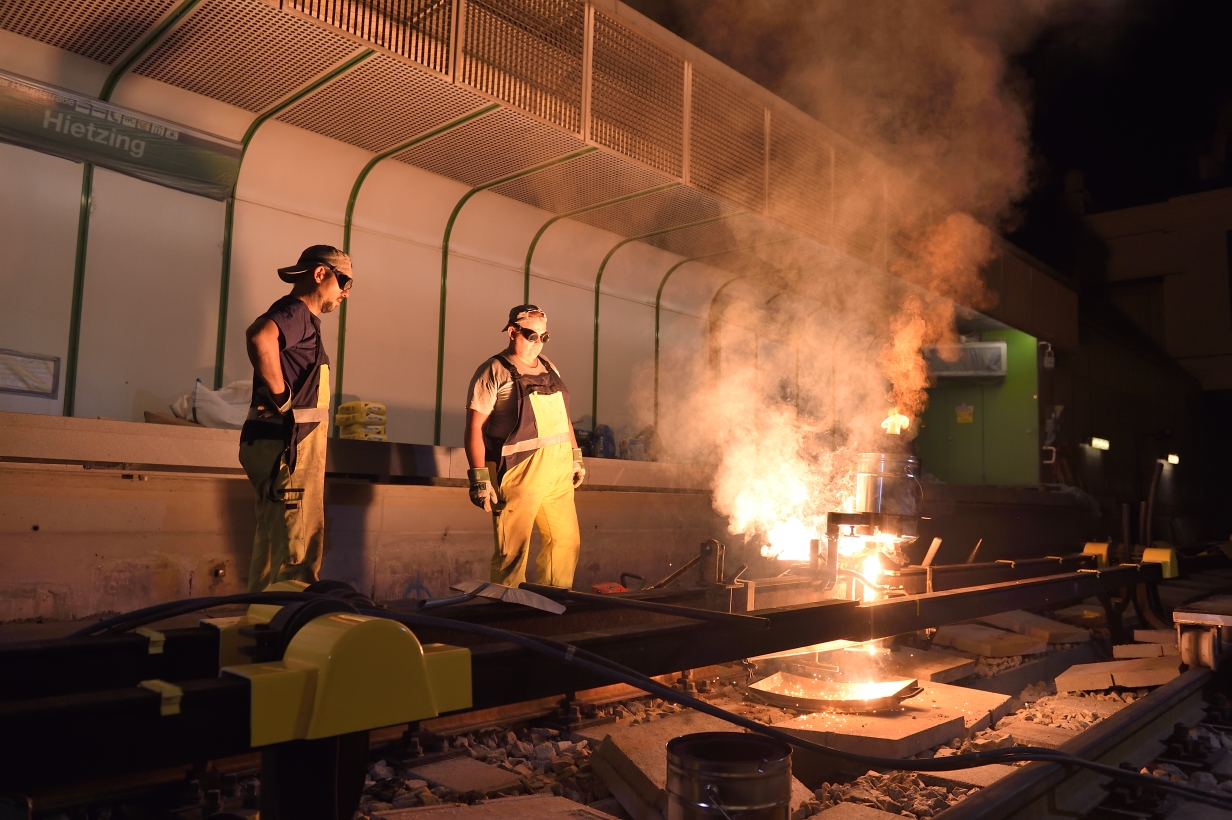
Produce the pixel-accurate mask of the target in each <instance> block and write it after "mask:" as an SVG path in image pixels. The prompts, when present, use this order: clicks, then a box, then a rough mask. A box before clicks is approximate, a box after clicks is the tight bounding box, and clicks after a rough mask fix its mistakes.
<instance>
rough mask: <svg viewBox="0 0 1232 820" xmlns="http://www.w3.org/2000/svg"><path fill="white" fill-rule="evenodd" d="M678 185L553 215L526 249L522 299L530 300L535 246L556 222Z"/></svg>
mask: <svg viewBox="0 0 1232 820" xmlns="http://www.w3.org/2000/svg"><path fill="white" fill-rule="evenodd" d="M678 185H680V183H679V182H669V183H667V184H666V185H659V186H658V187H655V188H647V189H646V190H645V191H638V192H637V193H635V194H626V195H625V196H618V197H616V198H615V199H609V200H608V201H606V202H600V203H598V204H596V205H587V206H586V207H585V208H578V209H577V210H575V211H569V213H566V214H559V215H558V216H554V217H552V218H551V219H549V220H548V221H547V222H544V223H543V227H541V228H540V229H539V230H538V231H537V232H536V233H535V238H534V239H532V240H531V241H530V247H528V248H527V249H526V265H525V267H524V269H523V272H522V301H523V302H529V301H530V263H531V260H532V259H534V258H535V248H537V247H538V246H539V240H540V239H542V238H543V234H544V233H545V232H546V231H547V229H548V228H550V227H552V226H553V225H554V224H556V223H557V222H559V221H560V220H562V219H567V218H568V217H571V216H577V215H578V214H584V213H589V212H591V211H597V210H599V209H600V208H606V207H608V206H610V205H619V204H620V203H622V202H628V201H629V200H631V199H637V198H638V197H643V196H647V195H649V194H657V193H658V192H659V191H666V190H667V189H668V188H675V187H677V186H678Z"/></svg>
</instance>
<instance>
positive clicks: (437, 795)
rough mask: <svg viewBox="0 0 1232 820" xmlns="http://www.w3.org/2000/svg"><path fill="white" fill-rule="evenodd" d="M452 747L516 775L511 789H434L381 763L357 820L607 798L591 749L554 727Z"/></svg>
mask: <svg viewBox="0 0 1232 820" xmlns="http://www.w3.org/2000/svg"><path fill="white" fill-rule="evenodd" d="M639 705H640V704H639ZM642 708H643V710H644V709H645V707H644V706H643V707H642ZM451 746H452V747H453V748H454V749H465V750H466V751H467V753H468V754H469V755H470V758H471V759H472V760H478V761H481V762H483V763H486V764H488V765H491V766H496V767H498V768H500V769H503V770H504V771H506V772H510V773H511V774H513V775H514V776H515V778H510V779H509V781H510V783H511V785H509V786H507V787H505V788H501V789H499V790H497V791H494V792H488V791H470V792H459V791H457V790H454V789H450V788H448V787H447V786H445V785H440V786H435V787H432V786H430V785H429V784H428V783H427V782H426V781H425V780H420V779H416V778H415V777H414V776H413V775H410V774H409V770H408V771H402V772H399V771H396V770H395V769H394V768H393V767H392V766H390V765H387V763H386V761H384V760H382V761H378V762H377V763H375V764H373V765H372V767H371V768H370V769H369V771H368V781H367V782H366V783H365V785H364V796H363V799H362V800H361V801H360V806H359V813H358V814H357V815H356V817H357V818H361V817H368V816H370V815H371V814H372V813H373V812H379V811H385V810H389V809H399V808H409V807H414V806H435V805H439V804H441V803H467V804H474V803H480V802H484V801H486V800H489V799H495V798H499V797H511V796H514V795H520V794H543V795H548V794H552V795H556V796H558V797H565V798H568V799H570V800H573V801H574V802H576V803H584V804H585V803H593V802H596V801H599V800H603V799H605V798H607V797H610V796H611V793H610V792H608V790H607V787H606V786H604V785H603V783H602V782H601V781H599V780H598V778H596V777H595V776H594V774H593V772H591V770H590V764H589V762H588V760H589V757H590V755H591V753H592V751H593V750H592V749H591V748H590V745H589V743H588V742H587V741H585V740H583V741H579V742H577V743H574V742H571V741H568V740H563V739H561V737H560V733H559V732H557V731H556V730H554V729H539V728H536V729H530V730H527V731H524V732H522V733H521V735H518V734H515V733H514V732H511V731H508V730H507V729H491V730H486V731H483V732H478V733H474V732H472V733H470V734H466V735H458V736H457V737H455V738H453V740H452V742H451Z"/></svg>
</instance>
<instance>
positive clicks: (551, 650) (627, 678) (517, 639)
mask: <svg viewBox="0 0 1232 820" xmlns="http://www.w3.org/2000/svg"><path fill="white" fill-rule="evenodd" d="M362 612H363V614H365V615H372V616H375V617H382V618H389V619H392V620H396V621H398V622H400V623H402V624H403V625H406V626H430V627H435V628H444V629H453V630H456V631H458V632H469V633H471V634H476V635H483V636H486V637H491V638H495V639H497V640H502V641H505V642H508V643H513V644H516V645H518V646H522V647H524V648H526V649H530V650H531V651H533V652H538V653H540V654H543V655H547V656H549V657H553V658H555V659H557V660H562V661H564V662H566V663H574V664H577V665H579V666H581V667H584V668H586V669H589V670H590V671H592V672H596V673H597V674H599V675H606V676H607V677H608V678H611V679H615V680H618V681H620V682H621V683H626V684H628V685H630V686H634V687H636V688H638V689H641V690H642V691H644V692H648V693H650V694H653V695H657V696H659V697H661V698H663V699H664V700H668V701H671V702H673V703H678V704H681V705H683V706H688V707H689V708H691V709H694V710H696V711H698V712H702V713H704V714H708V715H710V716H711V717H716V718H719V719H720V720H724V721H727V722H728V723H732V724H734V725H736V726H741V727H743V728H745V729H748V730H750V731H753V732H756V733H758V734H761V735H765V736H767V737H770V738H773V739H775V740H780V741H782V742H784V743H787V744H789V745H791V746H795V747H797V748H800V749H807V750H809V751H812V752H817V753H819V754H823V755H828V756H831V757H838V758H842V759H844V760H850V761H853V762H856V763H860V764H861V765H866V766H869V767H870V768H875V769H891V770H899V771H916V772H936V771H953V770H955V769H967V768H974V767H976V766H984V765H987V764H989V763H1005V762H1017V761H1036V762H1044V763H1057V764H1061V765H1069V766H1078V767H1080V768H1085V769H1089V770H1091V771H1094V772H1096V773H1097V774H1102V775H1104V776H1107V777H1110V778H1114V779H1117V780H1123V781H1129V782H1132V783H1136V784H1138V785H1141V786H1144V787H1147V788H1156V789H1159V790H1160V791H1165V792H1172V793H1174V794H1177V795H1180V796H1182V797H1184V798H1186V799H1187V800H1193V801H1196V802H1199V803H1204V804H1206V805H1210V806H1216V807H1218V808H1222V809H1232V798H1227V799H1220V798H1219V797H1217V796H1215V795H1211V794H1208V793H1206V792H1203V791H1199V790H1198V789H1194V788H1190V787H1187V786H1180V785H1177V784H1174V783H1171V782H1168V781H1164V780H1160V779H1159V778H1156V777H1153V776H1151V775H1144V774H1140V773H1138V772H1132V771H1127V770H1125V769H1121V768H1118V767H1116V766H1109V765H1107V764H1104V763H1098V762H1096V761H1092V760H1085V759H1083V758H1081V757H1077V756H1076V755H1071V754H1068V753H1066V752H1061V751H1058V750H1056V749H1044V748H1040V747H1034V746H1013V747H1009V748H1005V749H990V750H988V751H984V752H971V753H968V754H959V755H951V756H949V757H943V758H932V759H928V760H902V759H897V758H882V757H873V756H871V755H862V754H856V753H853V752H846V751H842V750H840V749H834V748H831V747H829V746H823V745H822V744H820V743H814V742H812V741H809V740H804V739H803V738H800V737H797V736H795V735H792V734H789V733H787V732H784V731H782V730H780V729H775V728H774V727H772V726H766V725H765V724H762V723H758V722H757V721H754V720H749V719H748V718H746V717H743V716H741V715H737V714H734V713H732V712H728V711H727V710H725V709H721V708H719V707H718V706H715V705H713V704H711V703H708V702H706V701H704V700H701V699H700V698H694V697H692V696H690V695H686V694H684V693H683V692H680V691H678V690H676V689H673V688H672V687H670V686H665V685H664V684H661V683H659V682H658V681H656V680H653V679H651V678H649V677H647V676H646V675H643V674H641V673H640V672H638V671H636V670H634V669H629V668H628V667H625V666H623V665H621V664H618V663H616V662H614V661H611V660H608V659H607V658H603V657H601V656H599V655H595V654H593V653H591V652H588V651H587V650H585V649H580V648H578V647H576V646H573V645H572V644H565V643H560V642H558V641H554V640H552V639H550V638H542V637H538V636H531V635H524V634H522V633H518V632H510V631H508V630H504V629H498V628H496V627H490V626H483V625H481V624H472V623H463V622H457V621H451V620H448V619H445V618H438V617H434V616H431V615H412V614H404V613H393V612H388V611H380V610H366V611H362Z"/></svg>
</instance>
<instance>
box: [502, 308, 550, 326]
mask: <svg viewBox="0 0 1232 820" xmlns="http://www.w3.org/2000/svg"><path fill="white" fill-rule="evenodd" d="M535 315H538V316H541V317H543V320H544V321H545V322H546V321H547V319H548V315H547V314H546V313H544V312H543V310H542V309H541V308H540V307H539V306H538V305H518V306H517V307H515V308H512V309H511V310H510V311H509V321H508V322H505V326H504V327H503V328H501V330H508V329H509V328H511V327H513V326H514V325H516V324H517V323H518V320H519V319H525V318H527V317H529V316H535Z"/></svg>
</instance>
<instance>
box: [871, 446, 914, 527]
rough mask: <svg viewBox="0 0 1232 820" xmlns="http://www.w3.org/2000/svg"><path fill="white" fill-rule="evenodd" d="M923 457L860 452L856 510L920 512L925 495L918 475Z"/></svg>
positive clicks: (885, 512)
mask: <svg viewBox="0 0 1232 820" xmlns="http://www.w3.org/2000/svg"><path fill="white" fill-rule="evenodd" d="M919 470H920V460H919V459H918V458H916V457H914V456H907V455H895V454H892V453H860V461H859V464H858V465H857V467H856V512H862V513H882V514H883V515H905V516H911V517H915V516H917V515H919V508H920V498H921V496H922V495H923V494H924V491H923V489H922V488H921V487H920V482H919V481H918V480H917V479H916V475H917V474H918V473H919Z"/></svg>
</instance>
